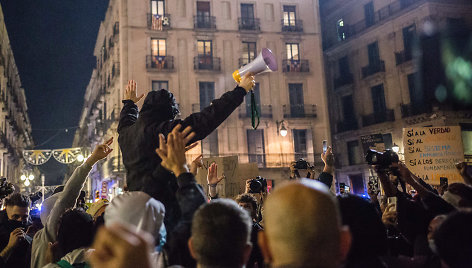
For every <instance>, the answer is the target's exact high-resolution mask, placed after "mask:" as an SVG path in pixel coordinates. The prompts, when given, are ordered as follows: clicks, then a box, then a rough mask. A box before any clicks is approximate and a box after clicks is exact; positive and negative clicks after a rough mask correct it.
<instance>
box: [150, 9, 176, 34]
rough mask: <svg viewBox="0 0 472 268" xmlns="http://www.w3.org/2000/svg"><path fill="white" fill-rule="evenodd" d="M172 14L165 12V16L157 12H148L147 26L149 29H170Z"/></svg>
mask: <svg viewBox="0 0 472 268" xmlns="http://www.w3.org/2000/svg"><path fill="white" fill-rule="evenodd" d="M170 18H171V17H170V15H169V14H164V16H159V15H156V14H151V13H148V14H147V26H148V29H149V30H152V31H165V30H168V29H170V21H171V20H170Z"/></svg>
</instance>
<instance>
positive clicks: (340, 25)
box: [336, 19, 346, 41]
mask: <svg viewBox="0 0 472 268" xmlns="http://www.w3.org/2000/svg"><path fill="white" fill-rule="evenodd" d="M336 29H337V32H338V40H339V41H342V40H346V32H345V28H344V20H343V19H340V20H338V22H337V24H336Z"/></svg>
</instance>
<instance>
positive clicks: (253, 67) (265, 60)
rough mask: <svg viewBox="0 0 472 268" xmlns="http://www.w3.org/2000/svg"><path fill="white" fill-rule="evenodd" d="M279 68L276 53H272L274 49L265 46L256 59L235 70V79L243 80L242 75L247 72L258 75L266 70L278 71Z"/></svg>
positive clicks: (237, 80)
mask: <svg viewBox="0 0 472 268" xmlns="http://www.w3.org/2000/svg"><path fill="white" fill-rule="evenodd" d="M277 68H278V67H277V59H276V58H275V56H274V54H272V51H270V49H268V48H263V49H262V51H261V53H259V56H257V58H256V59H254V60H253V61H251V62H250V63H248V64H246V65H244V66H243V67H241V68H240V69H239V70H236V71H234V73H233V79H234V80H235V81H236V82H237V83H239V82H241V77H242V76H244V75H245V74H247V73H252V74H253V75H256V74H260V73H265V72H274V71H277Z"/></svg>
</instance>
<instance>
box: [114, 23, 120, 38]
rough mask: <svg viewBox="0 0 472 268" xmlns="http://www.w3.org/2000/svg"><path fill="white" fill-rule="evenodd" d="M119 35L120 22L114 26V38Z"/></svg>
mask: <svg viewBox="0 0 472 268" xmlns="http://www.w3.org/2000/svg"><path fill="white" fill-rule="evenodd" d="M118 34H120V22H118V21H117V22H115V24H114V25H113V36H117V35H118Z"/></svg>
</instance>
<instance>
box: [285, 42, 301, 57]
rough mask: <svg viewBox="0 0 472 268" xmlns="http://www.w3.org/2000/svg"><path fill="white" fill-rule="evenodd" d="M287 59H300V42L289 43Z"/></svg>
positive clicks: (287, 45)
mask: <svg viewBox="0 0 472 268" xmlns="http://www.w3.org/2000/svg"><path fill="white" fill-rule="evenodd" d="M286 48H287V59H288V60H292V61H298V60H300V56H299V54H298V51H299V44H298V43H287V44H286Z"/></svg>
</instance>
